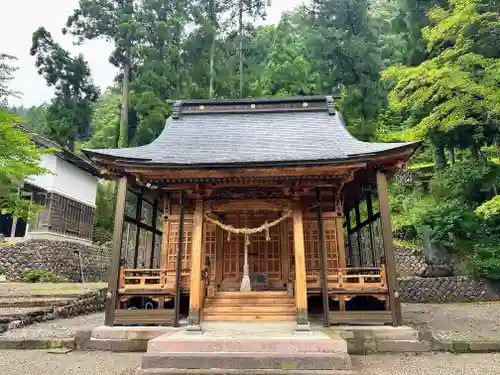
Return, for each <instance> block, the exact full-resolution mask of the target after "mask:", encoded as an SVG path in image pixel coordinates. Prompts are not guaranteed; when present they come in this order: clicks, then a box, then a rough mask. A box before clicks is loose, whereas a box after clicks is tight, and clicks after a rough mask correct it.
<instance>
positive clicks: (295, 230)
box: [86, 97, 418, 329]
mask: <svg viewBox="0 0 500 375" xmlns="http://www.w3.org/2000/svg"><path fill="white" fill-rule="evenodd" d="M304 124H307V126H308V127H309V128H308V130H307V131H304V130H303V128H302V127H303V126H304ZM217 130H218V131H219V132H218V133H214V132H216V131H217ZM417 147H418V144H417V143H404V144H382V143H365V142H360V141H357V140H356V139H354V138H353V137H352V136H350V134H348V132H347V131H346V130H345V128H344V124H343V122H342V118H341V116H340V114H339V113H338V112H337V111H335V110H334V108H333V102H332V99H331V97H298V98H285V99H283V98H281V99H278V100H277V99H251V100H250V99H249V100H240V101H186V102H175V103H174V113H173V116H172V118H171V119H169V120H168V121H167V126H166V128H165V130H164V132H163V133H162V135H161V136H160V137H159V138H158V139H157V140H156V141H154V142H153V143H152V144H151V145H147V146H143V147H138V148H129V149H123V150H86V153H87V154H88V155H89V156H90V157H91V158H92V159H93V161H94V162H95V163H97V164H98V165H99V166H100V168H101V171H102V173H103V174H104V175H106V176H107V177H108V178H114V179H117V180H118V181H119V183H118V184H119V189H118V196H117V205H116V219H115V232H114V238H113V257H112V263H111V265H110V276H109V293H108V297H109V299H108V304H107V309H106V324H107V325H120V324H157V325H160V324H172V325H179V320H180V316H181V314H185V315H187V316H188V322H189V326H190V327H191V328H192V329H198V328H199V326H200V323H201V322H202V321H203V320H290V319H294V320H296V321H297V325H298V327H300V329H307V327H308V324H309V319H310V316H311V317H313V316H315V312H314V311H312V308H311V306H309V310H308V305H312V304H314V303H313V302H312V301H313V300H315V296H318V298H320V301H321V302H320V304H319V307H320V309H321V311H322V318H323V321H324V323H325V325H329V324H345V323H365V324H370V323H378V324H380V323H382V324H393V325H399V324H401V308H400V302H399V295H398V291H397V280H396V271H395V264H394V249H393V244H392V236H391V224H390V216H389V201H388V179H389V178H390V177H391V176H392V175H393V173H394V172H395V171H396V170H397V169H398V168H400V167H401V166H402V164H403V163H404V162H405V161H406V160H407V159H408V157H409V156H410V155H411V154H412V153H413V152H414V150H415V149H416V148H417ZM127 190H129V191H131V192H133V194H130V193H129V197H135V205H134V204H131V202H130V198H129V199H127ZM143 202H146V204H148V205H149V208H150V214H149V216H148V215H144V213H143V211H144V210H143V208H144V204H145V203H143ZM127 207H133V208H135V217H132V216H131V215H129V214H127V213H126V209H127ZM133 208H132V209H131V212H134V209H133ZM145 216H147V218H145ZM160 220H161V224H158V225H157V221H160ZM124 223H129V224H130V223H132V224H133V225H134V226H135V228H136V231H135V237H134V236H132V237H133V249H134V251H133V252H132V253H129V252H126V254H125V253H124V251H125V250H124V246H123V244H124V242H125V243H126V244H127V246H128V244H129V243H130V233H128V232H127V231H128V229H125V230H124ZM125 227H126V226H125ZM160 227H161V228H160ZM144 233H151V235H150V237H148V235H146V240H143V238H144ZM127 236H128V238H129V240H126V241H124V237H127ZM160 236H161V246H160V245H159V243H158V241H157V239H158V238H159V237H160ZM148 238H149V239H148ZM155 239H156V240H155ZM141 243H143V245H144V246H141ZM155 244H157V245H155ZM143 249H147V250H143ZM130 254H132V255H130ZM184 302H185V303H184Z"/></svg>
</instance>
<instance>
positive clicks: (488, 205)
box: [475, 195, 500, 220]
mask: <svg viewBox="0 0 500 375" xmlns="http://www.w3.org/2000/svg"><path fill="white" fill-rule="evenodd" d="M475 212H476V214H477V215H479V216H481V217H483V218H484V219H486V220H489V219H493V218H500V195H496V196H494V197H493V198H492V199H490V200H488V201H485V202H483V204H481V205H480V206H479V207H478V208H476V210H475Z"/></svg>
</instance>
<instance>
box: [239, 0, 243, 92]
mask: <svg viewBox="0 0 500 375" xmlns="http://www.w3.org/2000/svg"><path fill="white" fill-rule="evenodd" d="M239 28H240V30H239V33H240V51H239V52H240V98H243V0H240V4H239Z"/></svg>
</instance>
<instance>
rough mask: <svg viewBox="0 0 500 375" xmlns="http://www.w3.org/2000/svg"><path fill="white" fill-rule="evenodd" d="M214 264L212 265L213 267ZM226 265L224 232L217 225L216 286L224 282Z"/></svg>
mask: <svg viewBox="0 0 500 375" xmlns="http://www.w3.org/2000/svg"><path fill="white" fill-rule="evenodd" d="M213 266H214V265H212V267H213ZM223 267H224V232H223V230H222V228H220V227H219V226H216V227H215V286H216V287H217V288H218V285H219V284H221V283H222V271H223Z"/></svg>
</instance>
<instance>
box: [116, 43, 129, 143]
mask: <svg viewBox="0 0 500 375" xmlns="http://www.w3.org/2000/svg"><path fill="white" fill-rule="evenodd" d="M131 57H132V46H131V45H129V46H128V47H127V49H126V51H125V61H124V63H123V81H122V109H121V116H120V137H119V140H118V147H120V148H123V147H127V146H128V143H129V139H128V112H129V104H130V92H129V81H130V61H131Z"/></svg>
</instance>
